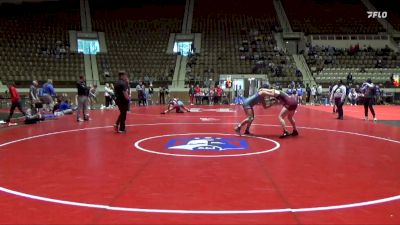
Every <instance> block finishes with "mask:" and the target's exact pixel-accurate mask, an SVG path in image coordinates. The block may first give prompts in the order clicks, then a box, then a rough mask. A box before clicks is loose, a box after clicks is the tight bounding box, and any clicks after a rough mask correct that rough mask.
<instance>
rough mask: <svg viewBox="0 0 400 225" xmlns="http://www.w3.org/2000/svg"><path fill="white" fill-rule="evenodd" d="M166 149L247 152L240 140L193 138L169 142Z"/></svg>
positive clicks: (244, 143)
mask: <svg viewBox="0 0 400 225" xmlns="http://www.w3.org/2000/svg"><path fill="white" fill-rule="evenodd" d="M166 147H167V149H170V150H188V151H206V150H210V151H227V150H247V149H248V147H249V145H248V143H247V141H246V140H245V139H242V138H222V137H194V138H175V139H172V140H169V141H168V143H167V144H166Z"/></svg>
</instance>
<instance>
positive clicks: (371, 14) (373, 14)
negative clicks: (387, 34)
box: [367, 11, 388, 19]
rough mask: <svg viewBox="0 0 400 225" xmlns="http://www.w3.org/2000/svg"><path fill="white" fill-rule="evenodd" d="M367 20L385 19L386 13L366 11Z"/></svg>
mask: <svg viewBox="0 0 400 225" xmlns="http://www.w3.org/2000/svg"><path fill="white" fill-rule="evenodd" d="M367 14H368V18H379V19H385V18H387V15H388V14H387V12H386V11H383V12H378V11H367Z"/></svg>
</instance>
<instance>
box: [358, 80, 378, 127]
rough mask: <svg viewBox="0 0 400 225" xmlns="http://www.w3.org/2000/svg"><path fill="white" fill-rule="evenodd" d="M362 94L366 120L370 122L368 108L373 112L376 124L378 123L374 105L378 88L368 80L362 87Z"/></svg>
mask: <svg viewBox="0 0 400 225" xmlns="http://www.w3.org/2000/svg"><path fill="white" fill-rule="evenodd" d="M361 92H362V93H363V95H364V115H365V120H366V121H367V120H368V108H369V110H370V111H371V114H372V117H373V120H374V122H376V121H377V119H376V116H375V110H374V107H373V105H374V103H375V95H376V86H375V84H374V83H372V81H371V79H368V80H367V81H366V82H364V83H363V85H362V86H361Z"/></svg>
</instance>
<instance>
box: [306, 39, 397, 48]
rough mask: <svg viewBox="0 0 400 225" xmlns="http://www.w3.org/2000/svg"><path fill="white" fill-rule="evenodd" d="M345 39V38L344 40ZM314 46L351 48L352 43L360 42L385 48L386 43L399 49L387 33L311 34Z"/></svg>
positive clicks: (373, 46) (361, 44)
mask: <svg viewBox="0 0 400 225" xmlns="http://www.w3.org/2000/svg"><path fill="white" fill-rule="evenodd" d="M343 39H345V40H343ZM311 44H312V46H315V45H319V46H322V45H323V46H328V45H329V46H334V47H336V48H349V47H350V45H353V46H354V45H356V44H359V45H360V47H362V46H364V45H365V46H367V47H368V46H371V47H372V48H384V47H385V46H386V45H387V46H389V47H390V48H391V49H393V50H394V51H398V48H397V46H395V45H393V43H392V42H391V40H390V38H389V37H388V36H387V35H311Z"/></svg>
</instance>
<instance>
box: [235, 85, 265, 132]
mask: <svg viewBox="0 0 400 225" xmlns="http://www.w3.org/2000/svg"><path fill="white" fill-rule="evenodd" d="M268 87H269V86H268V85H266V84H265V85H263V87H262V88H260V89H259V90H258V92H257V93H256V94H254V95H252V96H250V97H248V98H247V99H246V100H244V101H243V109H244V112H245V113H246V115H247V118H246V119H244V120H243V121H242V122H241V123H240V124H238V125H237V126H236V127H235V132H236V133H237V134H239V135H241V133H240V129H241V128H242V126H244V125H247V127H246V131H245V132H244V134H250V126H251V124H252V123H253V120H254V110H253V106H255V105H257V104H259V103H261V104H262V105H263V107H264V108H265V109H266V108H267V104H266V102H265V97H267V96H266V95H265V93H264V92H263V91H262V90H263V88H268Z"/></svg>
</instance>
